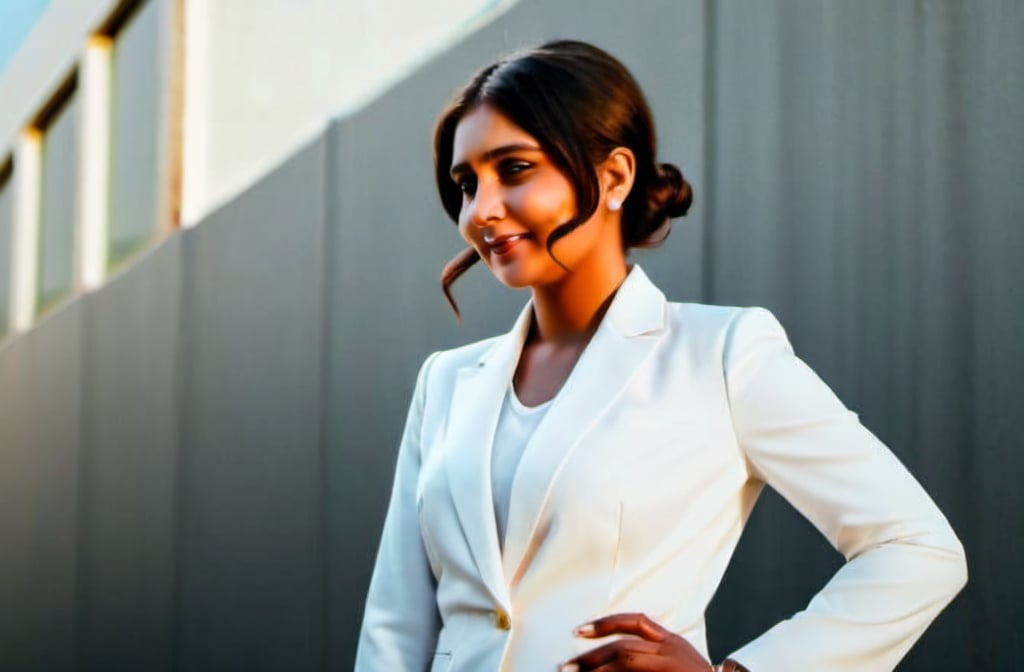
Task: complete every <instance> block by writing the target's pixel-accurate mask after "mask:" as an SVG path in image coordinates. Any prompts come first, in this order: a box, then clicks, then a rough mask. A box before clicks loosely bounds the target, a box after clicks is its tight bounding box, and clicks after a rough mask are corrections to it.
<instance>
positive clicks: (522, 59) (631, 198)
mask: <svg viewBox="0 0 1024 672" xmlns="http://www.w3.org/2000/svg"><path fill="white" fill-rule="evenodd" d="M483 104H487V105H490V106H492V107H494V108H495V109H496V110H498V111H499V112H501V113H502V114H504V115H505V116H506V117H508V118H509V119H510V120H511V121H512V123H514V124H515V125H516V126H518V127H519V128H521V129H523V130H524V131H526V132H527V133H529V134H530V135H532V136H533V137H534V138H536V139H537V142H538V143H540V146H541V148H542V149H543V150H544V152H545V153H546V154H547V155H548V156H549V157H550V159H551V161H552V162H553V163H554V164H555V166H556V167H557V168H558V169H559V170H561V171H562V173H563V174H565V176H566V178H567V179H568V180H569V181H570V183H571V184H572V186H573V189H574V190H575V192H576V202H577V204H578V205H577V208H578V210H577V212H576V215H575V216H574V217H573V218H572V219H570V220H569V221H568V222H565V223H564V224H562V225H560V226H559V227H558V228H556V229H555V230H554V231H552V232H551V235H550V236H548V240H547V250H548V254H550V255H551V257H552V259H554V260H555V262H556V263H558V264H559V265H561V266H562V267H563V268H564V267H565V266H564V265H563V264H562V263H561V262H560V261H558V259H557V258H555V256H554V254H553V253H552V251H551V247H552V245H553V244H554V243H555V242H556V241H558V240H559V239H561V238H563V237H565V236H567V235H568V234H569V233H571V232H572V231H573V230H574V229H575V228H576V227H578V226H579V225H580V224H582V223H583V222H585V221H587V220H588V219H590V217H591V216H592V215H593V214H594V212H595V211H596V210H597V206H598V198H599V197H600V186H599V184H598V181H597V171H596V169H595V166H596V165H597V164H599V163H600V162H602V161H604V160H605V159H606V158H607V157H608V154H609V153H610V152H611V151H612V150H613V149H615V148H616V147H627V148H629V149H630V150H632V151H633V154H634V156H635V157H636V176H635V180H634V183H633V187H632V189H631V191H630V192H629V195H628V196H627V197H626V200H625V201H624V202H623V204H622V243H623V248H624V250H628V249H629V248H631V247H656V246H658V245H660V244H661V243H663V242H664V241H665V239H666V238H668V234H669V231H670V230H671V223H670V221H669V218H671V217H682V216H683V215H685V214H686V211H687V210H688V209H689V207H690V204H691V203H692V202H693V192H692V190H691V188H690V184H689V183H688V182H687V181H686V180H685V179H684V178H683V174H682V173H681V172H680V171H679V168H677V167H676V166H674V165H672V164H670V163H656V162H655V157H656V150H657V143H656V137H655V132H654V119H653V118H652V116H651V111H650V108H649V107H648V105H647V100H646V99H645V98H644V95H643V93H642V92H641V91H640V87H639V86H638V85H637V83H636V80H634V79H633V76H632V75H631V74H630V73H629V70H627V69H626V67H625V66H624V65H623V64H622V63H620V62H619V61H618V60H617V59H616V58H615V57H613V56H612V55H611V54H608V53H607V52H605V51H603V50H601V49H599V48H597V47H595V46H593V45H591V44H587V43H585V42H578V41H575V40H558V41H554V42H548V43H546V44H543V45H541V46H539V47H535V48H533V49H529V50H526V51H522V52H517V53H514V54H511V55H509V56H507V57H505V58H503V59H501V60H499V61H497V62H495V63H492V64H490V65H488V66H486V67H484V68H483V69H482V70H480V71H479V72H477V73H476V74H475V75H474V76H473V78H472V79H471V80H470V81H469V83H468V84H467V85H466V86H465V87H464V88H463V89H462V90H461V91H459V93H458V94H457V95H456V96H455V98H454V100H452V102H451V103H450V104H449V105H448V107H447V109H445V111H444V112H443V113H442V115H441V118H440V119H439V120H438V122H437V127H436V128H435V131H434V173H435V177H436V179H437V190H438V193H439V194H440V196H441V203H442V205H443V206H444V209H445V212H447V213H448V216H449V217H451V219H452V221H454V222H456V224H457V223H458V221H459V211H460V210H461V208H462V191H461V190H460V189H459V187H458V185H457V184H456V183H455V182H454V180H452V177H451V175H450V174H449V172H448V171H449V169H450V168H451V161H452V144H453V142H454V139H455V129H456V127H457V126H458V125H459V122H460V121H461V120H462V119H463V117H465V116H466V115H467V114H469V113H470V112H472V111H473V110H475V109H476V108H477V107H479V106H480V105H483ZM663 228H664V229H665V233H664V235H662V236H660V237H658V238H655V237H654V234H656V233H658V232H659V231H660V230H662V229H663ZM479 259H480V257H479V255H478V254H477V252H476V250H475V249H473V248H472V247H470V248H467V249H465V250H463V251H462V252H460V253H459V254H457V255H456V256H455V257H454V258H453V259H452V260H451V261H449V262H448V263H447V264H446V265H445V267H444V270H443V271H442V273H441V289H442V290H443V291H444V295H445V298H446V299H447V300H448V303H449V304H450V305H451V307H452V310H454V311H455V314H456V316H458V317H459V318H460V319H461V314H460V312H459V308H458V306H457V305H456V303H455V300H454V299H453V298H452V295H451V290H450V287H451V285H452V283H453V282H455V280H456V279H457V278H458V277H459V276H460V275H462V274H463V273H464V272H465V271H466V270H467V269H469V267H470V266H472V265H473V264H475V263H476V262H477V261H479Z"/></svg>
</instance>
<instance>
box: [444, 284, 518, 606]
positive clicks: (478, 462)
mask: <svg viewBox="0 0 1024 672" xmlns="http://www.w3.org/2000/svg"><path fill="white" fill-rule="evenodd" d="M532 314H533V304H532V301H531V302H528V303H527V304H526V306H525V307H524V308H523V309H522V311H521V312H520V313H519V317H518V319H517V320H516V322H515V326H513V327H512V329H511V331H509V332H508V333H507V334H505V335H504V336H502V337H501V338H499V339H498V340H497V342H496V343H495V345H494V346H493V347H491V348H490V349H489V350H488V351H487V352H486V353H485V354H484V355H483V356H482V357H481V358H480V359H479V360H478V361H476V362H474V363H473V364H472V365H471V366H466V367H463V368H462V369H459V371H458V373H457V377H456V381H455V390H454V392H453V393H452V401H451V409H450V411H449V420H448V432H447V438H446V439H445V443H446V451H445V470H446V472H447V475H448V483H449V486H450V489H451V493H452V499H453V500H454V502H455V511H456V513H457V514H458V517H459V522H460V523H461V525H462V530H463V533H464V534H465V535H466V543H467V544H468V545H469V549H470V552H471V553H472V555H473V560H474V561H475V562H476V565H477V569H478V571H479V573H480V578H481V579H482V580H483V582H484V584H485V585H486V586H487V587H488V588H489V589H490V591H491V594H492V596H493V597H494V599H495V600H496V601H497V602H498V603H499V604H501V605H503V606H504V607H505V608H506V610H507V609H508V607H509V599H508V585H507V583H506V582H505V577H504V575H503V574H502V570H501V556H500V553H501V552H500V549H499V547H498V526H497V522H496V521H495V519H494V495H493V494H492V491H491V445H492V443H493V442H494V431H495V429H496V427H497V424H498V414H499V413H500V411H501V405H502V402H503V401H504V399H505V392H506V390H507V389H508V385H509V383H510V381H511V380H512V374H513V373H514V371H515V366H516V364H517V363H518V361H519V353H520V351H521V350H522V346H523V342H524V341H525V340H526V334H527V330H528V329H529V326H530V318H531V316H532Z"/></svg>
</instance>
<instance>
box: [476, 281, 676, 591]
mask: <svg viewBox="0 0 1024 672" xmlns="http://www.w3.org/2000/svg"><path fill="white" fill-rule="evenodd" d="M664 322H665V295H664V294H662V292H661V290H659V289H658V288H657V287H656V286H655V285H654V284H653V283H651V281H650V280H649V279H648V278H647V276H646V274H644V272H643V271H642V270H641V269H640V267H639V266H637V265H635V264H634V265H633V268H632V270H631V271H630V273H629V275H627V276H626V279H625V280H623V283H622V285H621V286H620V287H619V289H618V291H617V292H616V294H615V298H614V299H612V303H611V305H610V306H609V307H608V311H607V312H606V313H605V316H604V318H603V319H602V321H601V324H600V325H599V326H598V328H597V330H596V331H595V332H594V335H593V336H592V337H591V340H590V343H589V344H587V347H586V348H585V349H584V351H583V353H582V354H581V355H580V358H579V360H578V361H577V362H576V365H575V367H574V368H573V370H572V373H571V374H570V375H569V378H568V379H567V380H566V381H565V385H564V387H563V389H562V390H561V391H560V392H559V394H558V396H557V397H556V399H555V401H554V403H552V405H551V407H550V408H549V409H548V411H547V413H546V414H545V416H544V418H543V419H542V420H541V422H540V424H539V425H538V426H537V429H536V431H535V432H534V434H533V436H532V437H531V439H530V441H529V442H528V443H527V445H526V449H525V451H524V453H523V456H522V458H521V460H520V462H519V468H518V469H517V470H516V475H515V478H514V480H513V482H512V496H511V500H510V508H509V517H508V529H507V530H506V533H505V550H504V555H503V558H502V565H503V567H502V569H503V574H504V576H505V577H506V578H507V580H508V583H509V585H515V584H516V583H517V582H518V580H519V578H520V576H521V573H522V571H523V570H524V569H525V568H526V567H527V566H528V565H529V560H530V558H531V557H532V554H533V551H534V550H535V549H531V547H530V543H531V540H532V539H533V537H534V534H535V533H536V530H537V526H538V524H539V522H540V519H541V513H542V511H543V508H544V504H545V502H546V500H547V497H548V494H549V493H550V491H551V488H552V486H553V485H554V483H555V481H556V479H557V478H558V473H559V471H560V469H561V466H562V465H563V464H564V463H565V461H566V459H567V458H568V457H569V455H570V454H571V453H572V451H573V450H574V449H575V448H576V446H577V445H579V443H580V441H581V439H582V438H583V437H584V436H586V434H587V433H588V432H589V431H590V428H591V427H592V426H593V425H594V423H595V422H596V421H597V420H598V419H599V418H600V417H601V415H602V414H603V413H604V412H605V410H606V409H608V408H609V406H610V405H611V404H612V403H613V402H614V401H615V400H616V399H617V398H618V396H619V395H620V394H621V393H622V391H623V389H624V388H625V387H626V384H627V383H628V382H629V380H630V378H632V376H633V374H634V373H635V372H636V371H637V369H638V368H639V367H640V365H641V364H642V363H643V362H644V361H645V360H646V358H647V357H648V356H649V355H650V354H651V353H652V352H653V350H654V346H655V345H656V344H657V342H658V340H659V338H660V336H661V334H662V333H663V331H664ZM492 517H493V516H492Z"/></svg>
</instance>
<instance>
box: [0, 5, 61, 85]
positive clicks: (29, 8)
mask: <svg viewBox="0 0 1024 672" xmlns="http://www.w3.org/2000/svg"><path fill="white" fill-rule="evenodd" d="M49 4H50V0H0V72H3V70H4V68H6V67H7V63H8V62H9V61H10V60H11V57H12V56H14V54H15V53H16V52H17V51H18V47H20V46H21V42H22V40H24V39H25V36H26V35H28V34H29V32H30V31H31V30H32V26H34V25H35V23H36V21H37V20H38V19H39V17H40V16H42V14H43V10H45V9H46V6H47V5H49Z"/></svg>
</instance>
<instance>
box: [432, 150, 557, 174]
mask: <svg viewBox="0 0 1024 672" xmlns="http://www.w3.org/2000/svg"><path fill="white" fill-rule="evenodd" d="M522 151H534V152H540V151H543V150H541V148H540V147H538V146H537V145H527V144H513V145H502V146H501V147H495V148H494V149H489V150H487V151H486V152H484V153H483V154H481V155H480V160H481V161H484V162H487V161H496V160H497V159H500V158H501V157H503V156H507V155H509V154H515V153H516V152H522ZM469 170H470V168H469V162H468V161H462V162H461V163H457V164H455V165H454V166H452V169H451V170H450V171H449V173H450V174H451V176H452V177H455V176H456V175H458V174H459V173H465V172H468V171H469Z"/></svg>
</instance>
